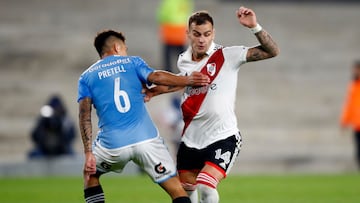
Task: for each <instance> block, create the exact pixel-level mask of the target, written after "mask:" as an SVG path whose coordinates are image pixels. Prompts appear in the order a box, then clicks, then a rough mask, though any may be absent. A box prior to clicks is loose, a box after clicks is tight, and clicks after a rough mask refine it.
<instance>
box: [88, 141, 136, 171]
mask: <svg viewBox="0 0 360 203" xmlns="http://www.w3.org/2000/svg"><path fill="white" fill-rule="evenodd" d="M93 153H94V155H95V158H96V169H97V171H98V172H99V173H107V172H110V171H113V172H117V173H121V172H122V170H123V169H124V167H125V165H126V164H127V163H128V162H129V161H130V158H131V156H132V151H131V148H129V147H125V148H120V149H106V148H104V147H102V146H101V145H100V143H95V146H94V149H93Z"/></svg>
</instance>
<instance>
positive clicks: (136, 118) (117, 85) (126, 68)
mask: <svg viewBox="0 0 360 203" xmlns="http://www.w3.org/2000/svg"><path fill="white" fill-rule="evenodd" d="M153 71H154V69H152V68H150V67H149V66H148V65H147V64H146V63H145V62H144V60H143V59H141V58H140V57H136V56H108V57H105V58H104V59H102V60H99V61H97V62H96V63H95V64H93V65H92V66H90V67H89V68H88V69H87V70H86V71H85V72H84V73H82V74H81V76H80V79H79V84H78V91H79V92H78V102H79V101H80V100H81V99H84V98H85V97H89V98H91V99H92V102H93V105H94V107H95V108H96V113H97V116H98V118H99V123H98V127H99V129H100V131H99V133H98V135H97V138H96V139H97V140H98V141H99V142H100V144H101V145H102V146H103V147H105V148H108V149H116V148H120V147H124V146H128V145H131V144H135V143H138V142H142V141H144V140H148V139H152V138H155V137H157V136H158V130H157V128H156V127H155V125H154V123H153V121H152V120H151V118H150V116H149V113H148V112H147V109H146V106H145V103H144V95H143V94H142V93H141V90H142V84H146V83H148V81H147V77H148V76H149V74H150V73H151V72H153Z"/></svg>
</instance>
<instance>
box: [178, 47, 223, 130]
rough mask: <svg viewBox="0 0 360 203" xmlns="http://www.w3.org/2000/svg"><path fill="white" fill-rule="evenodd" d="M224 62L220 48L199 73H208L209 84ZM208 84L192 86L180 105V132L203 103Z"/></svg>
mask: <svg viewBox="0 0 360 203" xmlns="http://www.w3.org/2000/svg"><path fill="white" fill-rule="evenodd" d="M223 64H224V55H223V52H222V49H218V50H216V51H215V52H214V53H213V55H211V57H210V58H209V60H208V61H207V62H206V64H205V66H204V67H202V69H201V71H200V72H201V73H203V74H205V75H208V76H209V78H210V84H211V83H212V82H213V81H214V79H215V78H216V76H217V75H218V73H219V72H220V69H221V68H222V65H223ZM207 89H208V86H203V87H196V88H192V89H191V91H190V92H189V96H188V97H187V98H186V100H185V101H184V102H183V104H182V105H181V109H182V113H183V119H184V129H183V132H182V134H184V132H185V130H186V128H187V127H188V126H189V124H190V123H191V121H192V119H193V118H194V117H195V115H196V114H197V113H198V111H199V109H200V106H201V104H202V103H203V101H204V99H205V97H206V94H207Z"/></svg>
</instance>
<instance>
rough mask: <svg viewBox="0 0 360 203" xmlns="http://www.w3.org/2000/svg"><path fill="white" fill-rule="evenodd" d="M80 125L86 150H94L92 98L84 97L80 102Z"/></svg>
mask: <svg viewBox="0 0 360 203" xmlns="http://www.w3.org/2000/svg"><path fill="white" fill-rule="evenodd" d="M79 127H80V134H81V139H82V142H83V145H84V152H85V153H86V152H91V151H92V148H91V146H92V124H91V99H90V98H84V99H82V100H81V101H80V102H79Z"/></svg>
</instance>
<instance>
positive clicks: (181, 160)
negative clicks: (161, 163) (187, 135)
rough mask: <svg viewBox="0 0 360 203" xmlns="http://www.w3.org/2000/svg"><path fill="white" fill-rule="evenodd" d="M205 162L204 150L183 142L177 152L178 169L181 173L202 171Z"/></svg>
mask: <svg viewBox="0 0 360 203" xmlns="http://www.w3.org/2000/svg"><path fill="white" fill-rule="evenodd" d="M204 164H205V159H204V156H203V151H202V150H199V149H196V148H190V147H188V146H186V144H185V143H183V142H181V143H180V146H179V149H178V153H177V169H178V171H179V173H183V172H186V171H200V170H201V169H202V168H203V167H204Z"/></svg>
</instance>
